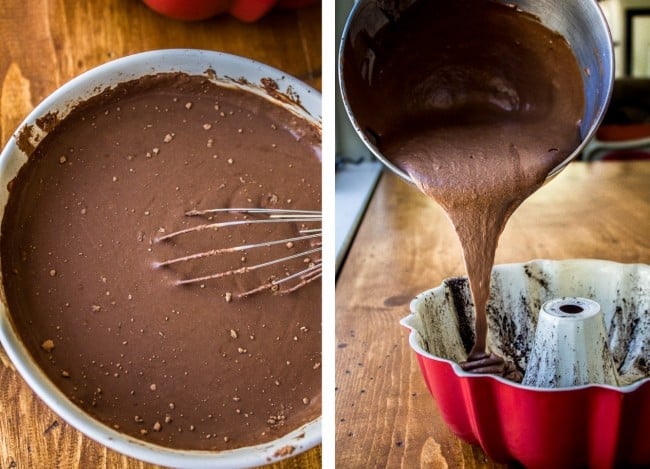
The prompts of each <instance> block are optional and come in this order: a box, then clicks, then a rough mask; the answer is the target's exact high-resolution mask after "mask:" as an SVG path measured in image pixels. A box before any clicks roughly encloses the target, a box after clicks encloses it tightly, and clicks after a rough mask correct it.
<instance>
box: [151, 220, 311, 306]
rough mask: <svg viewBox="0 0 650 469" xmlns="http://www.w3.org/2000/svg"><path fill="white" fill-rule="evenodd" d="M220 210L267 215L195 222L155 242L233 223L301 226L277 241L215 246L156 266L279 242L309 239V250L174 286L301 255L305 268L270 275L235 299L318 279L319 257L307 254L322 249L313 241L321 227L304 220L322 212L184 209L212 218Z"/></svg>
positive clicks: (286, 290)
mask: <svg viewBox="0 0 650 469" xmlns="http://www.w3.org/2000/svg"><path fill="white" fill-rule="evenodd" d="M219 213H238V214H244V215H248V214H250V215H264V216H266V218H261V219H259V218H256V219H242V220H230V221H220V222H210V223H204V224H201V225H195V226H192V227H189V228H184V229H181V230H177V231H174V232H172V233H168V234H164V235H162V236H160V237H158V238H156V239H155V242H157V243H158V242H164V241H167V240H171V239H173V238H175V237H178V236H181V235H184V234H188V233H193V232H200V231H203V230H210V229H213V230H218V229H219V228H225V227H232V226H237V225H250V224H259V223H303V225H302V227H301V229H299V230H298V233H299V236H295V237H289V238H285V239H279V240H270V241H263V242H259V243H251V244H244V245H240V246H233V247H227V248H217V249H210V250H207V251H204V252H199V253H195V254H190V255H187V256H181V257H177V258H173V259H167V260H165V261H162V262H158V263H156V264H155V265H156V267H165V266H170V265H173V264H177V263H181V262H188V261H193V260H198V259H202V258H206V257H210V256H216V255H219V254H225V253H229V252H239V251H247V250H251V249H256V248H260V247H270V246H274V245H279V244H287V247H293V246H290V245H289V243H291V244H293V243H298V242H304V241H309V240H312V241H310V244H311V249H307V250H303V251H301V252H298V253H295V254H292V255H289V256H284V257H281V258H276V259H272V260H269V261H266V262H260V263H258V264H255V265H247V266H243V267H239V268H235V269H230V270H227V271H223V272H218V273H213V274H208V275H203V276H199V277H194V278H187V279H181V280H177V281H176V282H175V283H176V284H177V285H188V284H195V283H201V282H206V281H209V280H215V279H219V278H223V277H227V276H231V275H240V274H245V273H247V272H252V271H255V270H259V269H263V268H265V267H269V266H273V265H277V264H279V263H282V262H287V261H291V260H294V259H298V258H300V257H304V258H305V261H308V265H307V266H306V267H305V268H304V269H301V270H299V271H298V272H294V273H287V275H286V276H283V277H280V278H277V277H276V276H271V277H270V278H269V280H268V281H267V282H265V283H263V284H261V285H259V286H258V287H255V288H253V289H251V290H248V291H245V292H242V293H239V294H237V295H236V296H237V298H244V297H247V296H250V295H253V294H255V293H259V292H262V291H265V290H272V291H273V292H275V293H277V294H288V293H292V292H294V291H296V290H298V289H300V288H302V287H304V286H305V285H307V284H309V283H311V282H313V281H315V280H317V279H319V278H321V276H322V259H320V258H316V259H312V258H310V256H311V255H312V254H315V253H318V252H320V251H321V250H322V243H321V242H320V241H315V239H316V238H320V237H321V233H322V229H321V228H320V227H318V228H308V227H307V226H308V225H307V226H306V225H305V224H306V223H314V222H320V221H321V219H322V214H321V212H319V211H313V210H293V209H268V208H216V209H207V210H189V211H187V212H185V215H186V216H190V217H192V216H207V217H208V218H209V219H210V220H211V219H212V215H216V214H219ZM291 280H293V281H296V280H298V281H296V283H295V284H293V285H291V286H289V287H287V288H281V285H284V284H287V282H289V281H291Z"/></svg>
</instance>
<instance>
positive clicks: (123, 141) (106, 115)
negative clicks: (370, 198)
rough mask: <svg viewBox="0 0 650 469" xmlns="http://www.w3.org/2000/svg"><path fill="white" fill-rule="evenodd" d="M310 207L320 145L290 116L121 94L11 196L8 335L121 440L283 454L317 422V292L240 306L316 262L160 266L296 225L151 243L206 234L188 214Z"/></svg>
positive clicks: (81, 119) (236, 259) (99, 104)
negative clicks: (290, 438)
mask: <svg viewBox="0 0 650 469" xmlns="http://www.w3.org/2000/svg"><path fill="white" fill-rule="evenodd" d="M320 194H321V161H320V132H319V130H318V129H317V128H315V127H314V126H312V125H311V124H309V123H307V122H306V121H303V120H302V119H299V118H297V117H295V116H294V115H293V114H291V113H289V112H288V111H286V110H284V109H281V108H279V107H278V106H275V105H273V104H271V103H270V102H268V101H267V100H265V99H263V98H261V97H258V96H255V95H253V94H252V93H248V92H243V91H240V90H234V89H229V88H225V87H222V86H217V85H215V84H213V83H211V82H209V81H208V80H207V79H206V78H204V77H189V76H186V75H183V74H161V75H155V76H149V77H145V78H143V79H140V80H137V81H133V82H129V83H125V84H122V85H119V86H118V87H117V88H116V89H114V90H108V91H105V92H103V93H102V94H101V95H99V96H98V97H95V98H91V99H90V100H88V101H87V102H85V103H82V104H81V105H79V106H78V107H77V108H76V109H75V110H73V111H72V113H71V114H70V115H69V116H67V117H66V118H65V119H63V120H62V121H61V122H59V123H58V124H57V125H56V128H55V129H54V130H53V131H52V132H51V133H50V134H49V135H48V136H47V137H46V138H45V139H44V140H43V141H42V142H41V143H40V144H39V145H38V147H37V148H36V150H35V151H34V153H33V154H32V155H31V157H30V158H29V161H28V163H27V164H26V165H25V166H24V167H23V168H22V169H21V171H20V173H19V175H18V176H17V177H16V179H15V180H14V181H13V182H12V184H11V191H10V199H9V203H8V206H7V208H6V211H5V215H4V219H3V222H2V239H1V255H2V274H3V281H4V288H5V294H6V300H7V303H8V306H9V310H10V312H11V317H12V320H13V322H14V324H15V327H16V329H17V331H18V332H19V334H20V336H21V337H22V339H23V340H24V342H25V344H26V345H27V347H28V348H29V350H30V351H31V353H32V355H33V356H34V358H35V359H36V361H37V362H38V363H39V365H40V366H41V367H42V368H43V370H44V371H45V372H46V373H47V375H48V376H49V377H50V379H51V380H52V381H53V382H54V383H55V384H56V385H57V386H58V387H59V388H60V389H61V390H62V391H63V392H64V393H65V394H66V395H67V396H69V397H70V399H72V400H73V401H74V402H75V403H76V404H77V405H78V406H79V407H81V408H82V409H83V410H85V411H87V412H88V413H90V414H92V415H93V416H95V417H96V418H97V419H99V420H101V421H102V422H104V423H106V424H107V425H110V426H112V427H114V428H116V429H119V430H120V431H122V432H125V433H127V434H129V435H132V436H134V437H137V438H141V439H144V440H146V441H149V442H153V443H157V444H160V445H165V446H170V447H174V448H185V449H205V450H207V449H210V450H223V449H231V448H236V447H241V446H247V445H252V444H258V443H261V442H265V441H269V440H272V439H274V438H277V437H278V436H280V435H283V434H286V433H288V432H289V431H291V430H293V429H295V428H297V427H299V426H300V425H302V424H304V423H306V422H309V421H311V420H313V419H314V418H315V417H317V416H318V415H320V410H321V408H320V406H321V379H320V376H321V370H320V362H321V358H320V356H321V339H320V331H321V315H320V308H321V306H320V305H321V289H320V288H321V286H320V282H319V281H317V282H313V283H310V284H309V285H307V286H305V287H303V288H301V289H299V290H297V291H295V292H294V293H292V294H289V295H278V294H273V293H272V292H268V291H267V292H264V293H260V294H257V295H252V296H249V297H246V298H243V299H237V296H236V295H237V293H239V292H243V291H246V290H249V289H251V288H254V287H255V286H257V285H260V284H261V283H264V282H266V281H268V279H269V278H270V277H276V278H278V277H282V276H284V275H286V274H287V273H288V272H294V271H296V270H297V269H298V268H302V266H304V265H305V263H309V262H313V261H314V260H315V259H314V258H313V257H312V258H310V259H304V258H299V259H297V260H295V261H293V262H292V263H285V264H283V265H280V266H276V267H274V268H270V269H263V270H261V271H256V272H254V273H247V274H244V275H241V276H229V277H225V278H221V279H217V280H211V281H206V282H203V283H200V284H195V285H185V286H178V285H176V284H175V282H176V281H177V280H179V279H183V278H187V277H189V276H199V275H205V274H208V273H216V272H220V271H226V270H230V269H235V268H238V267H241V266H243V265H252V264H255V263H258V262H260V261H261V260H263V259H267V260H268V259H270V258H278V257H284V256H287V255H288V254H292V253H296V252H300V250H301V249H305V248H307V247H308V244H307V245H299V244H298V243H294V244H291V245H288V244H287V245H285V244H282V245H280V246H274V247H272V248H265V249H262V250H261V251H258V250H255V251H254V250H250V251H246V252H244V253H241V252H240V253H235V254H231V255H219V256H213V257H210V258H207V259H202V260H199V261H193V262H188V263H184V264H180V265H174V266H170V267H164V268H156V267H155V263H156V262H157V261H162V260H166V259H170V258H174V257H178V256H183V255H187V254H191V253H195V252H199V251H204V250H207V249H214V248H219V247H230V246H235V245H239V244H245V243H253V242H256V241H264V240H267V239H283V238H288V237H292V236H296V233H297V231H298V229H299V228H300V226H299V225H297V224H295V223H286V224H274V225H263V226H261V227H260V226H255V227H254V226H252V225H244V226H239V227H234V228H222V229H219V230H218V231H202V232H200V233H194V234H190V235H183V236H179V237H177V238H174V239H173V240H169V241H165V242H158V243H157V242H155V240H156V238H157V237H159V236H160V235H161V234H163V233H168V232H171V231H175V230H177V229H182V228H185V227H188V226H192V225H195V224H200V223H204V222H205V221H206V220H205V219H201V218H200V217H198V219H197V217H186V216H184V213H185V212H186V211H188V210H192V209H199V210H201V209H208V208H218V207H237V208H239V207H273V208H290V209H306V210H320ZM233 217H234V218H239V219H241V218H242V217H243V216H242V215H226V216H225V218H228V219H232V218H233ZM215 218H216V217H215Z"/></svg>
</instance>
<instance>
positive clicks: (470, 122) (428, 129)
mask: <svg viewBox="0 0 650 469" xmlns="http://www.w3.org/2000/svg"><path fill="white" fill-rule="evenodd" d="M393 13H394V12H393ZM389 16H390V18H391V21H390V22H388V24H387V25H386V26H384V27H383V29H382V30H381V31H379V32H378V33H377V34H376V36H375V37H373V38H369V37H368V36H365V35H363V34H358V35H357V36H353V35H351V37H350V41H351V42H350V43H349V44H348V47H347V48H346V51H348V54H349V55H347V56H346V57H344V60H345V62H344V63H345V67H344V72H345V75H344V79H345V82H346V87H347V91H348V97H349V102H350V106H351V109H352V111H353V113H354V115H355V116H356V118H357V120H358V121H359V122H360V123H361V125H362V128H365V129H366V132H367V133H368V135H369V136H371V137H372V138H374V139H375V140H376V144H377V146H378V148H379V149H380V151H381V152H382V153H383V154H384V155H385V156H386V157H387V158H388V159H390V160H391V161H392V162H393V163H394V164H396V165H397V166H398V167H400V168H402V169H403V170H404V171H405V172H407V173H408V174H409V175H410V176H411V178H412V179H413V181H414V182H415V184H416V185H417V186H418V187H419V188H420V189H421V190H422V191H423V192H424V193H425V194H427V195H428V196H430V197H432V198H433V199H435V200H436V201H438V203H440V204H441V205H442V207H443V208H444V209H445V211H446V212H447V214H448V216H449V218H450V219H451V221H452V223H453V224H454V227H455V229H456V232H457V234H458V237H459V239H460V242H461V244H462V247H463V252H464V258H465V265H466V269H467V272H468V276H469V280H470V286H471V291H472V296H473V300H474V305H475V308H476V325H475V334H476V335H475V343H474V346H473V348H472V349H471V351H470V352H469V355H468V363H466V364H464V367H465V368H466V369H469V370H474V371H477V372H494V373H504V372H508V371H509V370H504V369H505V368H506V365H505V364H504V363H503V360H502V359H500V358H499V357H496V356H494V355H492V354H490V352H489V351H488V350H486V334H487V323H486V314H485V306H486V301H487V299H488V296H489V286H490V272H491V269H492V265H493V262H494V255H495V251H496V247H497V241H498V237H499V235H500V233H501V232H502V230H503V228H504V226H505V223H506V221H507V220H508V218H509V217H510V215H511V214H512V213H513V211H514V210H515V209H516V208H517V207H518V206H519V205H520V204H521V203H522V202H523V201H524V200H525V199H526V198H527V197H528V196H529V195H530V194H531V193H533V192H534V191H535V190H536V189H538V188H539V187H540V186H541V185H542V184H543V183H544V181H545V179H546V177H547V175H548V174H549V172H550V171H551V170H552V169H553V168H554V167H556V166H557V165H558V164H559V163H560V162H562V161H563V160H564V159H566V158H567V156H568V155H570V154H571V152H572V151H573V150H574V149H575V148H576V146H577V145H578V144H579V142H580V133H579V123H580V119H581V117H582V114H583V110H584V93H583V88H582V78H581V74H580V69H579V67H578V64H577V61H576V59H575V57H574V55H573V53H572V51H571V49H570V47H569V45H568V44H567V42H566V41H565V40H564V39H563V38H562V37H561V36H559V35H558V34H556V33H554V32H551V31H549V30H548V29H547V28H545V27H544V26H542V25H541V23H540V22H539V21H538V20H537V19H536V18H534V17H532V16H530V15H528V14H525V13H523V12H521V11H518V10H516V9H515V8H513V7H510V6H505V5H502V4H498V3H494V2H491V1H485V0H453V1H451V0H445V1H435V2H432V1H420V2H416V3H415V5H414V6H412V7H410V8H409V9H407V10H406V11H405V12H401V16H399V17H398V19H397V20H395V15H392V16H391V15H389ZM364 49H367V50H368V52H366V53H365V55H364V56H363V57H362V60H359V57H358V55H357V54H358V51H359V50H364Z"/></svg>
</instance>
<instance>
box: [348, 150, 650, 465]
mask: <svg viewBox="0 0 650 469" xmlns="http://www.w3.org/2000/svg"><path fill="white" fill-rule="evenodd" d="M648 181H650V163H648V162H634V163H632V162H629V163H619V162H609V163H590V164H586V163H572V164H571V165H569V167H568V168H567V169H566V170H565V171H564V172H563V173H561V174H560V175H559V176H558V177H557V178H556V180H554V181H552V182H551V183H549V184H547V185H546V186H545V187H543V188H542V189H541V190H540V191H538V192H537V193H536V194H535V195H533V196H532V197H531V198H530V199H529V200H528V201H526V202H525V203H524V205H522V207H520V209H519V210H518V211H517V212H516V213H515V214H514V216H513V217H512V219H511V221H510V223H509V224H508V226H507V228H506V229H505V231H504V233H503V235H502V237H501V242H500V245H499V249H498V250H497V256H496V262H497V263H507V262H522V261H527V260H530V259H534V258H550V259H564V258H581V257H589V258H601V259H610V260H614V261H619V262H643V263H648V262H650V237H649V234H650V217H649V216H648V214H649V213H650V184H649V183H648ZM455 275H464V267H463V264H462V257H461V251H460V246H459V243H458V241H457V239H456V236H455V233H454V232H453V228H452V227H451V224H450V223H449V221H448V220H447V219H446V216H445V214H444V212H443V211H442V209H440V207H439V206H437V205H436V204H435V203H434V202H432V201H430V200H429V199H428V198H426V197H425V196H424V195H422V194H421V193H420V192H419V191H418V190H417V189H415V187H414V186H411V185H409V184H406V183H404V182H403V181H401V180H400V179H399V178H398V177H397V176H395V175H393V174H384V175H383V176H382V179H381V181H380V183H379V186H378V188H377V190H376V192H375V194H374V196H373V198H372V201H371V204H370V206H369V209H368V211H367V213H366V215H365V218H364V220H363V222H362V224H361V226H360V229H359V232H358V234H357V236H356V238H355V240H354V243H353V245H352V248H351V251H350V253H349V255H348V258H347V260H346V262H345V264H344V266H343V269H342V271H341V274H340V276H339V279H338V281H337V287H336V344H337V351H336V425H337V428H336V451H337V465H338V466H340V467H346V468H366V467H391V468H393V467H402V468H414V467H435V468H438V467H440V468H443V467H449V468H459V467H462V468H495V467H503V466H500V465H498V464H496V463H495V462H493V461H491V460H489V459H488V458H487V457H486V456H485V454H484V453H483V452H482V450H481V449H479V448H476V447H473V446H470V445H468V444H466V443H464V442H462V441H460V440H459V439H458V438H457V437H455V436H454V435H453V434H452V433H451V432H450V430H449V429H448V428H447V427H446V425H445V423H444V421H443V420H442V416H441V415H440V412H439V411H438V409H437V407H436V404H435V402H434V401H433V400H432V399H431V397H430V395H429V393H428V391H427V389H426V386H425V384H424V380H423V379H422V377H421V375H420V371H419V368H418V365H417V362H416V359H415V354H414V353H412V352H411V350H410V348H409V346H408V341H407V334H406V331H405V330H403V329H402V328H400V326H399V325H398V321H399V319H400V318H402V317H403V316H405V315H407V314H408V303H409V302H410V300H411V299H412V297H413V296H414V295H415V294H416V293H418V292H420V291H423V290H425V289H428V288H431V287H434V286H436V285H438V284H440V282H441V281H442V280H443V279H444V278H446V277H450V276H455Z"/></svg>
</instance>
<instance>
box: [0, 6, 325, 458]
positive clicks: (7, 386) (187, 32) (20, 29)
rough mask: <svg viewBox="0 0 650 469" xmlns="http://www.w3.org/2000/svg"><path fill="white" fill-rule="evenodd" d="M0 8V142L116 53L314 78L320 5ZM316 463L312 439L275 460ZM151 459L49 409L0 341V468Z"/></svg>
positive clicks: (315, 81)
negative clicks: (215, 55)
mask: <svg viewBox="0 0 650 469" xmlns="http://www.w3.org/2000/svg"><path fill="white" fill-rule="evenodd" d="M1 10H2V12H1V13H0V143H1V144H2V146H4V144H5V143H6V142H7V140H8V139H9V138H10V136H11V135H12V134H13V132H14V131H15V129H16V127H17V126H18V124H19V123H20V121H22V119H23V118H24V117H25V116H26V115H27V114H28V113H29V112H30V111H31V110H32V109H33V107H34V106H35V105H36V104H38V103H39V102H40V101H41V100H42V99H43V98H45V97H46V96H47V95H49V94H50V93H51V92H52V91H54V90H55V89H56V88H58V87H59V86H61V85H62V84H63V83H65V82H67V81H68V80H70V79H72V78H73V77H75V76H77V75H79V74H80V73H81V72H84V71H86V70H88V69H90V68H93V67H95V66H97V65H100V64H102V63H104V62H107V61H109V60H111V59H116V58H119V57H122V56H125V55H129V54H132V53H136V52H142V51H145V50H152V49H162V48H179V47H180V48H185V47H189V48H198V49H210V50H219V51H222V52H229V53H233V54H237V55H242V56H246V57H250V58H251V59H255V60H258V61H260V62H263V63H266V64H269V65H272V66H274V67H276V68H279V69H280V70H283V71H285V72H287V73H289V74H291V75H293V76H295V77H297V78H299V79H301V80H303V81H305V82H306V83H308V84H309V85H311V86H313V87H314V88H316V89H320V87H321V63H322V62H321V10H320V6H314V7H308V8H305V9H301V10H295V11H293V10H291V11H289V10H286V11H273V12H271V13H270V14H269V15H267V16H266V17H264V18H263V19H262V20H261V21H259V22H257V23H253V24H245V23H241V22H239V21H237V20H236V19H234V18H232V17H230V16H228V15H222V16H219V17H216V18H214V19H211V20H208V21H202V22H194V23H184V22H179V21H174V20H170V19H167V18H164V17H162V16H160V15H158V14H156V13H154V12H153V11H151V10H149V9H148V8H147V7H146V6H144V4H143V3H141V2H140V1H138V0H92V1H88V2H86V1H83V2H79V1H76V0H3V2H2V8H1ZM320 466H321V447H320V446H318V447H316V448H314V449H312V450H310V451H308V452H306V453H303V454H302V455H298V456H296V457H293V458H291V459H289V460H286V461H283V462H281V463H278V464H275V465H274V466H272V467H275V468H298V467H300V468H304V467H320ZM41 467H51V468H67V467H83V468H100V467H108V468H118V467H119V468H127V467H128V468H131V467H151V466H149V465H147V464H144V463H141V462H139V461H136V460H133V459H130V458H127V457H125V456H122V455H120V454H118V453H116V452H114V451H112V450H109V449H107V448H105V447H103V446H101V445H99V444H97V443H95V442H94V441H92V440H90V439H88V438H86V437H84V436H83V435H82V434H81V433H79V432H78V431H76V430H75V429H74V428H72V427H71V426H69V425H67V424H66V423H65V422H64V421H63V420H62V419H61V418H60V417H58V416H57V415H56V414H54V413H52V412H51V411H50V410H49V409H48V408H47V407H46V406H45V405H44V404H43V403H42V402H41V401H40V400H39V399H38V398H37V397H36V395H35V394H34V393H33V392H32V391H31V390H30V389H29V387H27V385H26V384H25V383H24V381H23V380H22V379H21V378H20V376H19V375H18V374H17V373H16V372H15V371H14V370H13V368H12V367H11V365H10V364H9V361H8V360H7V358H6V355H5V354H4V352H3V351H2V349H1V347H0V469H10V468H41Z"/></svg>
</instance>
